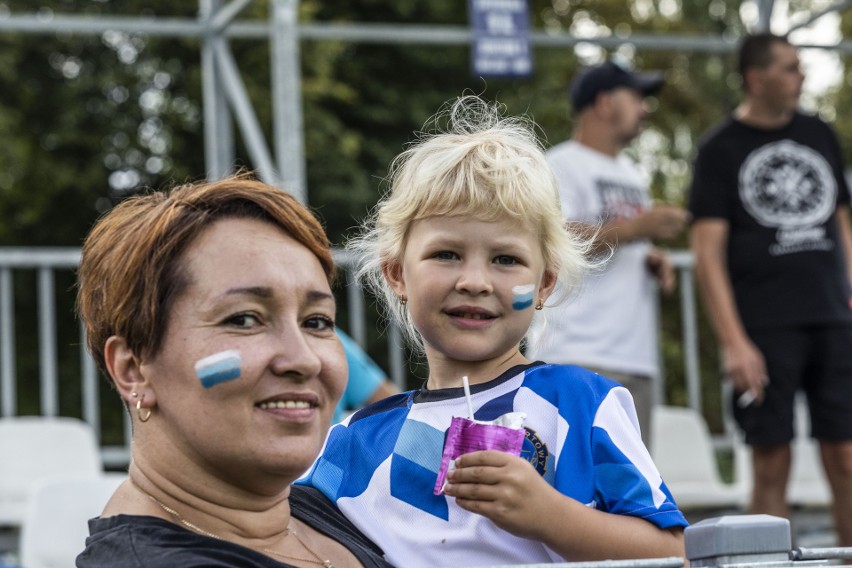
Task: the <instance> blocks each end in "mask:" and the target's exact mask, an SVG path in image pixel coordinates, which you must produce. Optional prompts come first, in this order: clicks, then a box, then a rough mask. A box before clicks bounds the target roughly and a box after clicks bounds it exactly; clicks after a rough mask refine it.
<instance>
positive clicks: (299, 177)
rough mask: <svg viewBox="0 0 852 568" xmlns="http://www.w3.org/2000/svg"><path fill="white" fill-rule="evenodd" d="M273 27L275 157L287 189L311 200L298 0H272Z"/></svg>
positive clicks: (304, 198) (271, 31) (283, 183)
mask: <svg viewBox="0 0 852 568" xmlns="http://www.w3.org/2000/svg"><path fill="white" fill-rule="evenodd" d="M270 9H271V10H272V14H271V20H272V22H271V27H270V30H269V34H270V38H269V40H270V43H271V49H270V51H271V54H272V63H271V68H272V97H273V104H272V108H273V113H274V115H273V117H274V123H273V133H274V138H275V156H276V163H277V165H278V168H277V169H278V172H279V175H280V178H281V183H282V185H283V187H284V189H285V190H287V191H289V192H290V193H292V194H293V196H294V197H295V198H296V199H298V200H299V201H301V202H302V203H307V201H308V196H307V187H306V185H307V184H306V181H305V157H304V154H305V150H304V126H303V124H302V90H301V89H302V87H301V76H302V71H301V64H300V60H299V28H298V14H299V12H298V9H299V2H298V0H272V2H271V5H270Z"/></svg>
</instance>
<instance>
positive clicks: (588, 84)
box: [568, 61, 665, 112]
mask: <svg viewBox="0 0 852 568" xmlns="http://www.w3.org/2000/svg"><path fill="white" fill-rule="evenodd" d="M664 80H665V79H664V78H663V74H662V73H661V72H659V71H656V72H649V73H637V72H635V71H631V70H630V69H627V68H626V67H622V66H621V65H619V64H618V63H615V62H613V61H607V62H606V63H603V64H601V65H597V66H595V67H588V68H586V69H584V70H583V71H581V72H580V74H579V75H578V76H577V77H576V78H575V79H574V82H573V83H571V88H570V90H569V91H568V98H569V99H570V100H571V106H573V107H574V112H580V111H581V110H583V109H584V108H585V107H586V106H588V105H590V104H592V103H594V102H595V98H596V97H597V96H598V93H600V92H601V91H611V90H613V89H617V88H618V87H628V88H630V89H636V90H637V91H639V92H640V93H642V96H643V97H647V96H648V95H653V94H654V93H656V92H657V91H659V90H660V89H661V88H662V86H663V82H664Z"/></svg>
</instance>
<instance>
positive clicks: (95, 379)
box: [0, 247, 701, 467]
mask: <svg viewBox="0 0 852 568" xmlns="http://www.w3.org/2000/svg"><path fill="white" fill-rule="evenodd" d="M334 259H335V262H336V264H337V265H338V267H339V268H340V269H341V270H342V271H343V273H344V274H345V281H344V282H345V286H343V287H342V293H344V294H345V295H346V301H345V304H346V306H347V316H348V321H349V326H348V327H349V329H347V331H348V332H349V333H350V335H352V336H353V337H354V338H355V340H356V341H358V342H359V343H361V344H364V341H365V338H366V325H367V324H366V321H367V317H366V315H367V313H366V310H367V307H366V300H365V296H364V293H363V291H362V290H361V289H360V288H359V287H358V286H357V285H355V283H354V281H353V278H352V272H351V267H352V258H351V257H350V256H348V255H347V254H346V253H345V252H344V251H340V250H335V251H334ZM79 260H80V250H79V249H77V248H2V247H0V416H16V415H18V414H20V413H21V412H20V411H19V392H18V391H19V386H20V385H21V384H22V381H24V380H32V379H31V378H30V377H22V376H21V373H20V372H19V370H18V367H19V365H18V361H17V360H16V348H17V343H18V341H17V339H18V338H17V337H16V333H15V328H16V325H15V317H16V306H17V304H16V301H15V291H14V288H15V286H14V283H15V278H16V277H17V276H18V274H19V273H21V272H25V271H30V272H35V281H36V303H37V313H38V316H37V319H38V327H37V333H38V384H39V393H40V394H39V406H38V412H37V413H38V414H41V415H44V416H57V415H59V414H60V410H59V407H60V396H59V388H60V386H61V385H60V384H59V383H60V379H59V375H60V369H59V357H58V348H57V347H58V346H59V345H62V346H68V345H77V346H79V352H80V355H79V370H78V373H76V374H75V375H77V376H79V377H80V381H81V383H80V387H79V388H80V392H81V408H80V409H77V410H76V411H75V412H74V413H72V414H74V415H76V416H79V417H81V418H82V419H83V420H85V421H86V422H88V423H90V424H92V426H93V427H94V428H95V431H96V432H98V434H99V435H101V438H103V436H102V435H103V432H104V426H103V424H102V422H103V420H102V417H101V410H100V409H101V390H102V388H103V383H104V382H105V380H104V378H103V377H101V375H100V373H98V370H97V367H96V365H95V363H94V361H93V360H92V358H91V356H90V355H89V354H88V352H87V351H86V349H85V344H86V342H85V337H84V330H83V328H82V326H81V325H79V324H78V325H77V333H76V334H75V336H73V337H58V333H57V329H58V326H57V306H58V305H61V306H62V308H63V309H69V310H70V309H71V307H72V306H73V298H74V293H75V290H73V289H69V290H60V291H57V290H56V286H55V278H56V275H57V274H58V273H60V272H62V271H67V272H73V271H74V270H75V269H76V267H77V264H78V262H79ZM672 260H673V262H674V264H675V266H676V267H677V269H678V271H679V276H680V281H679V286H678V290H679V298H680V311H681V317H682V324H683V333H682V338H681V341H682V342H683V352H684V362H683V364H684V370H685V376H686V389H687V393H688V403H689V405H690V406H691V407H693V408H696V409H700V408H701V394H700V393H701V388H700V385H701V377H700V375H699V351H698V332H697V304H696V299H695V292H694V284H693V278H692V256H691V254H690V253H689V252H688V251H673V252H672ZM382 337H383V338H384V339H385V340H386V344H387V349H388V368H389V369H388V370H389V373H390V375H391V378H392V379H393V380H394V381H395V382H396V383H397V384H398V385H400V386H401V387H405V386H406V377H407V373H408V368H407V361H406V356H405V351H404V349H403V347H402V345H403V342H402V337H401V334H400V332H399V330H398V329H397V328H396V327H394V326H389V327H388V330H387V333H386V334H384V335H383V336H382ZM663 374H664V375H665V372H664V373H663ZM663 392H664V389H663V385H662V383H660V384H658V388H657V395H658V399H657V400H658V402H664V401H665V397H664V395H663ZM115 407H116V408H117V409H118V408H120V405H119V404H118V401H116V405H115ZM105 408H106V406H105ZM28 413H32V412H28ZM67 413H68V412H66V414H67ZM122 416H123V440H124V443H123V444H104V445H103V446H102V451H103V456H104V463H105V464H106V465H107V466H112V467H117V466H121V465H123V464H126V463H127V461H128V458H129V439H130V423H129V419H128V418H127V416H125V415H124V414H123V413H122ZM110 437H111V438H116V437H117V436H116V433H112V435H111V436H110Z"/></svg>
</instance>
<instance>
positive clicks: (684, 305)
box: [680, 268, 702, 412]
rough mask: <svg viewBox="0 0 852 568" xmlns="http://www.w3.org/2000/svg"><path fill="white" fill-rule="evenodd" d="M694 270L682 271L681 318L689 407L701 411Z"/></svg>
mask: <svg viewBox="0 0 852 568" xmlns="http://www.w3.org/2000/svg"><path fill="white" fill-rule="evenodd" d="M692 276H693V275H692V269H690V268H683V269H681V271H680V290H681V292H680V305H681V309H680V317H681V322H682V323H681V325H683V351H684V358H685V360H686V361H685V363H686V390H687V394H688V396H689V406H690V407H692V408H694V409H695V410H697V411H698V412H702V410H701V370H700V369H699V367H698V325H697V322H698V310H697V309H696V303H695V284H694V282H693V278H692Z"/></svg>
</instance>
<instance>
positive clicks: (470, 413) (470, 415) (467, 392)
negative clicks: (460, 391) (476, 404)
mask: <svg viewBox="0 0 852 568" xmlns="http://www.w3.org/2000/svg"><path fill="white" fill-rule="evenodd" d="M462 385H463V386H464V398H465V400H466V401H467V416H468V418H470V419H471V420H473V402H471V400H470V383H469V382H468V380H467V375H465V376H463V377H462Z"/></svg>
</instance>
